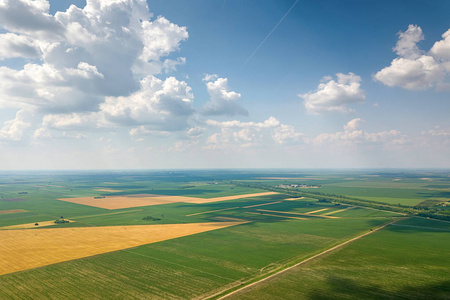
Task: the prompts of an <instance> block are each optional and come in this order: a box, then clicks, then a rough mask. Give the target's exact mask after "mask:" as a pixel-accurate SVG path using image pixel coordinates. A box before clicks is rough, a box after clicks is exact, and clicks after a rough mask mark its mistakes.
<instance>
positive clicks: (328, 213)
mask: <svg viewBox="0 0 450 300" xmlns="http://www.w3.org/2000/svg"><path fill="white" fill-rule="evenodd" d="M352 208H353V206H350V207H347V208H344V209H339V210H334V211H330V212H327V213H324V214H322V215H321V216H328V215H333V214H336V213H338V212H342V211H346V210H349V209H352Z"/></svg>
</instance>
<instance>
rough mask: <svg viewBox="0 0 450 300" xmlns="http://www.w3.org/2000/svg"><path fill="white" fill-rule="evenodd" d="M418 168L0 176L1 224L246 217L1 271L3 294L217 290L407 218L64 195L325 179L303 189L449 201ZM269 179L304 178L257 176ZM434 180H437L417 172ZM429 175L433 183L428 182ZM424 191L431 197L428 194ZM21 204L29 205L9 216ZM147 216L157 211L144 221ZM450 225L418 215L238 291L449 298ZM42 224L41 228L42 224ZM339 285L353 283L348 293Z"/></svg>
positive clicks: (280, 203)
mask: <svg viewBox="0 0 450 300" xmlns="http://www.w3.org/2000/svg"><path fill="white" fill-rule="evenodd" d="M408 174H409V173H408ZM414 175H417V176H415V177H414V178H411V176H412V175H411V174H409V176H406V175H405V174H404V173H401V174H399V173H396V174H395V176H394V175H392V176H391V177H394V179H399V178H400V179H401V180H395V181H393V180H392V178H390V177H389V176H387V175H383V176H381V175H380V176H372V177H366V175H365V174H360V173H355V174H347V173H346V174H331V175H330V174H328V173H326V172H321V173H312V174H308V173H306V172H286V171H284V172H283V171H277V172H275V171H260V172H250V171H246V172H244V171H161V172H143V171H142V172H109V173H107V172H90V173H76V172H60V173H57V172H48V173H46V174H43V173H25V172H23V173H2V174H0V186H1V192H0V197H1V198H0V227H3V226H11V225H18V224H25V223H34V222H43V221H50V220H54V219H58V218H60V217H64V218H67V219H70V220H71V221H74V222H71V223H65V224H58V225H52V226H49V227H53V228H54V227H55V226H58V227H86V226H91V227H96V226H119V225H153V224H180V223H199V222H200V223H201V222H221V221H227V220H228V221H229V220H235V219H238V220H245V221H248V222H249V223H246V224H242V225H238V226H234V227H229V228H225V229H219V230H214V231H210V232H204V233H199V234H195V235H191V236H185V237H181V238H176V239H172V240H166V241H163V242H158V243H152V244H147V245H143V246H139V247H135V248H130V249H124V250H121V251H115V252H110V253H106V254H102V255H96V256H91V257H86V258H82V259H77V260H72V261H66V262H62V263H57V264H53V265H48V266H44V267H39V268H35V269H30V270H25V271H21V272H16V273H10V274H5V275H2V276H0V299H60V298H62V297H64V298H66V299H112V298H114V299H149V298H152V299H190V298H208V297H211V296H213V297H218V295H225V294H226V293H227V292H230V291H232V290H234V289H236V287H241V286H242V287H243V286H245V285H246V284H248V283H251V282H253V281H255V280H258V279H261V278H264V277H265V276H267V275H270V274H273V273H276V272H278V271H280V270H283V269H284V268H286V267H288V266H291V265H293V264H295V263H298V262H300V261H302V260H304V259H306V258H308V257H311V256H313V255H315V254H318V253H321V252H322V251H325V250H327V249H329V248H331V247H333V246H335V245H339V244H340V243H342V242H345V241H347V240H349V239H351V238H354V237H357V236H359V235H361V234H363V233H366V232H371V230H373V229H375V228H377V227H379V226H382V225H384V224H387V223H389V222H392V221H394V220H400V219H402V218H404V217H405V215H404V214H403V213H398V212H395V211H385V210H379V209H373V208H370V207H363V206H355V205H346V204H340V203H337V202H334V203H331V202H319V201H318V200H317V198H315V197H314V196H313V195H312V196H311V197H307V198H304V199H299V200H294V201H289V200H285V199H287V198H291V196H290V195H284V194H276V195H269V196H259V197H253V198H242V199H237V200H229V201H221V202H211V203H204V204H189V203H171V204H164V205H155V206H144V207H132V208H126V209H118V210H107V209H102V208H96V207H92V206H85V205H79V204H73V203H68V202H64V201H59V200H57V199H59V198H66V197H82V196H92V197H94V196H109V195H133V194H160V195H182V196H192V197H200V198H212V197H221V196H228V195H241V194H250V193H259V192H265V191H267V190H264V187H262V188H247V187H244V186H242V185H235V183H236V182H239V183H246V182H259V183H261V182H265V181H267V186H269V187H270V186H277V185H279V184H291V183H295V182H297V183H299V182H301V183H302V184H308V185H312V184H316V185H320V187H319V188H315V189H305V190H314V191H322V192H324V193H325V192H326V193H333V194H335V193H338V192H341V193H342V195H355V196H358V197H361V198H364V197H365V198H370V197H375V198H377V199H378V198H383V199H386V200H385V201H386V202H389V201H391V200H389V201H388V200H387V199H391V198H392V199H396V200H395V201H397V199H406V200H408V201H409V202H407V201H406V200H405V201H406V202H405V201H403V200H402V201H403V203H405V204H408V205H410V204H411V205H413V204H416V203H417V202H421V201H426V200H427V199H428V200H430V199H437V198H438V196H439V197H440V200H439V201H438V202H431V205H433V206H436V205H441V206H440V207H443V208H445V206H442V203H444V204H445V203H446V201H448V198H445V195H446V194H445V193H444V191H445V189H447V187H445V184H446V183H445V182H447V184H448V182H450V180H449V177H448V174H447V175H445V174H442V173H439V174H434V175H433V176H434V177H433V176H431V175H430V174H415V173H414ZM401 176H403V177H401ZM419 176H421V177H419ZM445 176H447V177H445ZM263 177H272V178H276V177H283V178H287V177H290V178H291V177H297V178H298V179H296V180H289V181H287V180H286V179H279V180H273V179H270V180H265V179H260V178H263ZM429 177H432V178H433V179H432V180H429V179H427V180H423V179H420V178H429ZM304 178H309V179H304ZM311 178H313V179H311ZM348 178H353V179H348ZM355 178H356V179H355ZM446 180H447V181H446ZM423 181H426V182H425V183H424V182H423ZM431 183H432V184H433V187H432V188H430V187H426V186H425V185H430V184H431ZM385 184H386V186H384V185H385ZM413 186H415V187H416V188H413ZM98 189H114V190H116V192H102V191H97V190H98ZM425 190H427V191H428V192H427V193H429V195H428V194H427V195H422V193H424V191H425ZM118 191H120V192H118ZM384 196H386V197H388V198H384ZM389 197H391V198H389ZM421 197H422V198H421ZM377 201H378V200H377ZM399 201H400V200H399ZM13 209H22V210H26V212H16V213H5V214H1V212H2V211H8V210H13ZM311 212H313V213H311ZM148 216H151V218H145V217H148ZM448 224H450V223H446V222H442V221H434V220H427V219H421V218H412V219H411V218H410V219H408V220H403V221H400V222H398V223H394V224H393V225H389V226H388V227H386V228H385V229H382V230H381V231H377V232H374V233H373V234H371V235H369V236H367V237H364V238H362V239H360V240H357V241H355V242H352V243H351V244H349V245H347V246H345V247H344V248H342V249H340V250H338V251H335V252H333V253H332V254H330V255H327V256H324V257H320V258H318V259H314V260H313V261H311V262H310V263H308V264H307V265H305V266H303V267H301V268H298V269H295V270H293V271H290V272H288V273H283V275H280V276H279V277H274V279H271V280H270V281H267V284H262V285H261V286H258V288H255V289H249V290H244V291H243V293H242V294H239V297H241V295H242V297H248V298H256V297H259V298H267V297H269V296H270V298H280V299H288V298H290V299H297V298H302V297H303V298H305V299H328V298H327V297H329V299H331V298H336V297H337V298H352V299H358V298H359V299H361V298H365V296H367V297H366V298H371V297H372V298H373V299H375V298H376V296H377V295H378V296H379V295H387V296H388V297H394V298H395V297H397V296H399V295H401V293H402V292H404V291H407V292H405V294H404V295H406V296H405V297H404V298H406V299H409V298H411V299H413V298H414V297H413V293H416V294H417V293H418V295H430V296H436V297H441V298H442V297H444V296H445V295H447V296H448V289H446V288H445V286H444V285H445V283H448V281H449V280H450V274H449V272H448V271H447V270H449V269H450V261H449V257H450V255H449V254H450V253H449V250H448V249H450V244H448V241H450V228H449V227H448V226H447V225H448ZM0 230H2V228H0ZM3 230H5V229H3ZM33 230H36V232H38V231H39V230H45V228H42V227H41V228H35V229H33ZM0 232H1V231H0ZM295 272H297V273H295ZM291 273H292V274H294V273H295V274H296V275H290V274H291ZM366 275H367V276H366ZM292 276H293V277H292ZM291 277H292V278H291ZM278 278H279V279H278ZM283 278H286V279H283ZM277 280H278V281H280V282H278V281H277ZM272 282H273V284H272ZM342 286H345V287H346V288H345V289H344V290H341V289H342V288H343V287H342ZM265 295H268V296H267V297H266V296H265ZM332 296H333V297H332ZM444 298H445V297H444ZM267 299H268V298H267ZM378 299H379V298H378ZM421 299H423V297H422V298H421Z"/></svg>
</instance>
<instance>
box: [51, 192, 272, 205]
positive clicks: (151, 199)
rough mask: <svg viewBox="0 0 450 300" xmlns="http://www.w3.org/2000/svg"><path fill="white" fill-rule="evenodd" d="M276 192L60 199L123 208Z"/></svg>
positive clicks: (209, 200) (222, 199)
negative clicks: (200, 196)
mask: <svg viewBox="0 0 450 300" xmlns="http://www.w3.org/2000/svg"><path fill="white" fill-rule="evenodd" d="M275 194H277V193H275V192H263V193H254V194H242V195H233V196H224V197H216V198H209V199H208V198H195V197H184V196H162V195H153V194H150V195H147V194H142V195H141V194H139V195H131V196H103V197H81V198H62V199H58V200H61V201H66V202H71V203H76V204H82V205H89V206H94V207H99V208H105V209H121V208H130V207H140V206H150V205H161V204H169V203H177V202H184V203H209V202H219V201H227V200H235V199H241V198H250V197H258V196H267V195H275Z"/></svg>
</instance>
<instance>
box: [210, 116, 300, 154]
mask: <svg viewBox="0 0 450 300" xmlns="http://www.w3.org/2000/svg"><path fill="white" fill-rule="evenodd" d="M205 124H206V125H208V126H210V127H217V128H219V129H220V132H216V133H214V134H212V135H210V136H209V137H208V138H207V140H206V145H207V146H206V148H207V149H217V148H230V147H231V148H233V147H234V148H242V147H244V148H245V147H253V146H271V145H275V144H287V143H299V142H302V139H303V136H304V135H303V134H302V133H299V132H296V131H295V129H294V128H293V127H292V126H291V125H286V124H282V123H281V122H280V121H278V120H277V119H276V118H274V117H270V118H268V119H267V120H265V121H264V122H241V121H237V120H233V121H225V122H218V121H215V120H207V121H206V122H205Z"/></svg>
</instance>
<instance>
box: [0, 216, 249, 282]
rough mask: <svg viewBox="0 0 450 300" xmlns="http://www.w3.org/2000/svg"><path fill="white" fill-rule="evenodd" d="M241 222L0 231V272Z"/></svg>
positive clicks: (11, 271)
mask: <svg viewBox="0 0 450 300" xmlns="http://www.w3.org/2000/svg"><path fill="white" fill-rule="evenodd" d="M243 223H245V222H213V223H191V224H161V225H134V226H106V227H78V228H51V229H22V230H2V231H0V240H1V241H2V242H1V243H0V257H1V258H2V259H1V260H0V275H4V274H8V273H13V272H17V271H22V270H27V269H31V268H37V267H42V266H46V265H50V264H55V263H59V262H64V261H68V260H73V259H79V258H83V257H88V256H92V255H97V254H102V253H107V252H111V251H117V250H122V249H127V248H132V247H137V246H140V245H145V244H150V243H155V242H160V241H164V240H168V239H173V238H177V237H182V236H187V235H192V234H196V233H200V232H206V231H210V230H215V229H220V228H226V227H229V226H235V225H239V224H243Z"/></svg>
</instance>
